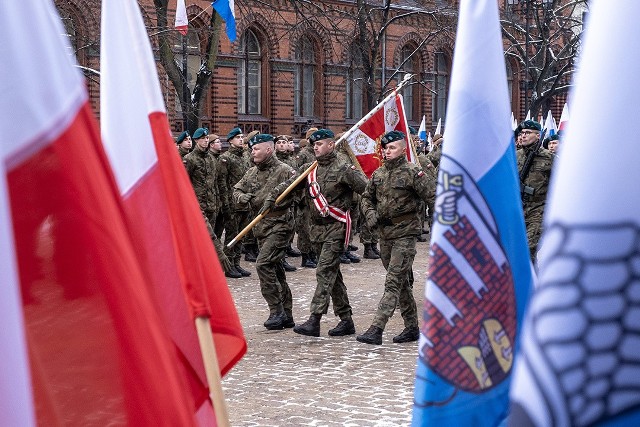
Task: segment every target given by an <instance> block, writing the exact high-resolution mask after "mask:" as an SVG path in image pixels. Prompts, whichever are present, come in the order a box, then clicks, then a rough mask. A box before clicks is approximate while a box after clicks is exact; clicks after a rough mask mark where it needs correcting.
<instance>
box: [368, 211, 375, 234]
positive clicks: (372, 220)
mask: <svg viewBox="0 0 640 427" xmlns="http://www.w3.org/2000/svg"><path fill="white" fill-rule="evenodd" d="M366 217H367V227H369V229H370V230H375V228H376V227H377V226H378V215H377V214H376V212H375V211H367V214H366Z"/></svg>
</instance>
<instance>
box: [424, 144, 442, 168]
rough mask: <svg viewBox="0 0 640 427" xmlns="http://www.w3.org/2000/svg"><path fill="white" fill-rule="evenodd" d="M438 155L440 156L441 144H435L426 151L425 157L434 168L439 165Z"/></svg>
mask: <svg viewBox="0 0 640 427" xmlns="http://www.w3.org/2000/svg"><path fill="white" fill-rule="evenodd" d="M440 157H442V144H439V145H436V146H435V147H433V149H432V150H431V151H429V152H428V153H427V159H429V160H430V161H431V163H432V164H433V166H434V167H435V168H436V170H438V168H439V167H440Z"/></svg>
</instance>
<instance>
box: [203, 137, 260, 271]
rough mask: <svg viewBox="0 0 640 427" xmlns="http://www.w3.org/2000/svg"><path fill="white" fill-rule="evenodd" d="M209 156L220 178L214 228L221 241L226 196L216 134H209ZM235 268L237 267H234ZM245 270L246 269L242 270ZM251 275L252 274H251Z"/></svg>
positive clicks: (219, 145) (219, 143)
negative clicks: (221, 183)
mask: <svg viewBox="0 0 640 427" xmlns="http://www.w3.org/2000/svg"><path fill="white" fill-rule="evenodd" d="M209 154H210V155H211V156H213V159H214V160H215V167H216V170H217V171H218V174H217V175H218V176H217V180H216V187H217V189H218V195H219V196H220V203H219V206H220V210H219V211H218V216H216V224H215V226H214V227H213V231H214V232H215V233H216V236H217V237H218V239H220V238H221V237H222V233H223V231H224V213H223V211H224V208H223V207H224V200H223V199H224V195H223V191H224V188H223V186H222V185H220V179H221V177H222V173H221V167H220V155H221V154H222V141H221V140H220V137H219V136H218V135H215V134H209ZM234 267H235V266H234ZM236 270H238V269H237V268H236ZM242 270H244V269H242ZM244 271H245V272H246V273H249V272H248V271H246V270H244ZM238 272H239V273H240V274H242V272H241V271H240V270H238ZM249 274H250V273H249ZM243 276H246V274H243Z"/></svg>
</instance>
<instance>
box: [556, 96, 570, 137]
mask: <svg viewBox="0 0 640 427" xmlns="http://www.w3.org/2000/svg"><path fill="white" fill-rule="evenodd" d="M568 125H569V105H567V103H566V102H565V103H564V106H563V107H562V114H561V115H560V124H558V130H561V131H564V130H566V128H567V126H568Z"/></svg>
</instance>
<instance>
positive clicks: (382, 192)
mask: <svg viewBox="0 0 640 427" xmlns="http://www.w3.org/2000/svg"><path fill="white" fill-rule="evenodd" d="M435 192H436V181H435V180H434V179H433V175H431V176H429V175H428V174H427V173H425V172H424V171H423V170H422V169H421V168H420V166H418V165H415V164H413V163H410V162H408V161H407V158H406V157H405V156H399V157H397V158H395V159H393V160H390V161H387V162H385V163H384V165H383V166H382V167H380V168H378V169H377V170H376V171H375V172H374V173H373V175H372V176H371V180H370V181H369V183H368V184H367V188H366V190H365V192H364V193H363V194H362V207H363V212H364V214H365V217H366V218H369V217H370V216H371V215H372V214H374V213H375V216H376V217H377V220H378V230H379V231H380V237H381V238H383V239H397V238H400V237H406V236H411V235H415V236H417V235H419V234H420V233H421V232H422V221H421V219H422V215H421V212H420V204H421V202H422V201H424V202H427V201H429V200H430V199H432V198H433V197H435Z"/></svg>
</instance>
